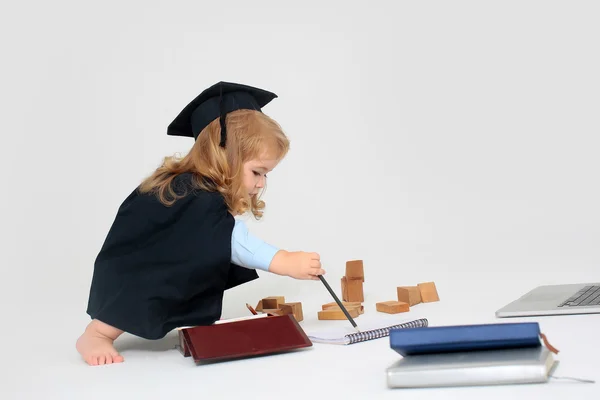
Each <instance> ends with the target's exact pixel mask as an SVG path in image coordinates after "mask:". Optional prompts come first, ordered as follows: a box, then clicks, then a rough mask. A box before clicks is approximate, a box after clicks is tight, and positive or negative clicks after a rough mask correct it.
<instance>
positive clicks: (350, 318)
mask: <svg viewBox="0 0 600 400" xmlns="http://www.w3.org/2000/svg"><path fill="white" fill-rule="evenodd" d="M319 279H320V280H321V282H323V285H325V287H326V288H327V290H328V291H329V293H330V294H331V296H333V299H334V300H335V302H336V303H337V304H338V306H340V308H341V309H342V311H343V312H344V314H345V315H346V318H348V321H350V323H351V324H352V326H353V327H354V329H356V330H357V331H358V332H360V329H358V326H357V325H356V322H354V320H353V319H352V317H351V316H350V314H348V310H346V307H344V305H343V304H342V302H341V301H340V299H338V297H337V296H336V294H335V292H334V291H333V289H331V286H329V283H327V281H326V280H325V278H324V277H323V275H319Z"/></svg>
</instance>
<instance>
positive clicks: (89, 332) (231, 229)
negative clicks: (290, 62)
mask: <svg viewBox="0 0 600 400" xmlns="http://www.w3.org/2000/svg"><path fill="white" fill-rule="evenodd" d="M276 97H277V96H276V95H275V94H273V93H271V92H268V91H265V90H262V89H258V88H254V87H250V86H246V85H240V84H234V83H227V82H219V83H217V84H216V85H214V86H212V87H210V88H208V89H206V90H205V91H204V92H202V93H201V94H200V95H198V96H197V97H196V98H195V99H194V100H193V101H192V102H191V103H189V104H188V105H187V106H186V107H185V108H184V109H183V110H182V111H181V113H180V114H179V115H178V116H177V118H175V120H174V121H173V122H172V123H171V124H170V125H169V127H168V130H167V133H168V134H169V135H177V136H189V137H193V138H194V140H195V143H194V145H193V147H192V149H191V150H190V152H189V153H188V154H187V155H186V156H185V157H184V158H182V159H175V158H165V160H164V163H163V164H162V165H161V166H160V167H159V168H158V169H157V170H156V171H155V172H154V173H153V174H152V175H151V176H149V177H148V178H147V179H146V180H144V181H143V182H142V183H141V184H140V185H139V186H138V187H137V188H135V190H133V191H132V192H131V194H130V195H129V196H128V197H127V198H126V199H125V200H124V202H123V203H122V204H121V206H120V207H119V210H118V212H117V215H116V217H115V220H114V222H113V225H112V226H111V229H110V230H109V232H108V235H107V237H106V240H105V242H104V244H103V246H102V248H101V250H100V252H99V254H98V256H97V258H96V261H95V264H94V273H93V277H92V283H91V288H90V295H89V301H88V308H87V313H88V314H89V315H90V317H91V318H92V321H91V322H90V323H89V325H88V326H87V327H86V329H85V331H84V333H83V334H82V335H81V336H80V337H79V339H78V340H77V343H76V348H77V350H78V351H79V353H80V354H81V356H82V358H83V359H84V360H85V361H86V362H87V363H88V364H90V365H101V364H110V363H118V362H122V361H123V356H122V355H120V354H119V353H118V352H117V350H116V349H115V347H114V346H113V342H114V340H116V339H117V337H119V336H120V335H121V334H122V333H123V332H128V333H130V334H133V335H136V336H139V337H142V338H146V339H160V338H162V337H164V336H165V335H166V334H167V333H168V332H169V331H171V330H173V329H175V328H177V327H180V326H197V325H210V324H212V323H214V322H215V321H216V320H218V319H219V318H220V316H221V311H222V300H223V294H224V291H225V290H227V289H230V288H232V287H235V286H238V285H241V284H244V283H246V282H249V281H251V280H254V279H256V278H258V274H257V272H256V269H262V270H265V271H269V272H272V273H275V274H278V275H283V276H288V277H291V278H295V279H315V280H318V275H322V274H324V273H325V271H324V270H323V269H322V268H321V263H320V257H319V254H317V253H314V252H303V251H295V252H288V251H285V250H280V249H278V248H276V247H274V246H271V245H269V244H267V243H265V242H263V241H262V240H260V239H258V238H256V237H254V236H252V235H251V234H250V233H249V232H248V229H247V227H246V225H245V224H244V223H243V221H241V220H239V219H236V218H235V216H236V215H241V214H243V213H246V212H251V213H252V214H253V215H254V216H255V217H256V218H260V216H261V215H262V209H263V208H264V203H263V202H262V201H260V200H259V199H258V195H259V191H260V190H261V188H262V187H263V186H264V183H265V180H266V174H267V173H268V172H270V171H272V170H273V169H274V168H275V166H276V165H277V164H278V163H279V162H280V161H281V159H282V158H283V157H284V156H285V155H286V154H287V151H288V149H289V142H288V139H287V138H286V136H285V134H284V133H283V132H282V130H281V128H280V126H279V125H278V124H277V123H276V122H275V121H273V120H272V119H271V118H269V117H267V116H266V115H265V114H264V113H263V112H262V107H264V106H265V105H266V104H267V103H269V102H270V101H271V100H273V99H274V98H276Z"/></svg>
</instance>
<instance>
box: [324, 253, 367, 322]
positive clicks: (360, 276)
mask: <svg viewBox="0 0 600 400" xmlns="http://www.w3.org/2000/svg"><path fill="white" fill-rule="evenodd" d="M364 281H365V269H364V264H363V262H362V260H352V261H347V262H346V272H345V274H344V276H343V277H342V279H341V284H342V304H343V305H344V308H345V309H346V311H348V314H350V316H351V317H352V318H357V317H358V316H359V315H360V314H362V313H364V312H365V308H364V306H363V304H362V303H363V302H364V301H365V296H364V290H363V283H364ZM321 308H322V310H321V311H319V312H318V318H319V319H320V320H331V319H339V320H342V319H346V315H345V314H344V312H343V311H342V309H341V308H340V306H339V305H338V304H337V303H336V302H332V303H327V304H323V305H322V306H321Z"/></svg>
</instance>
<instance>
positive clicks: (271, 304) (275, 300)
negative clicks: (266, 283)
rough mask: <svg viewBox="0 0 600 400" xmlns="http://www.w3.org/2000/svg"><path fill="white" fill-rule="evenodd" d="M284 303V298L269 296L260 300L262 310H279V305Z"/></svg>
mask: <svg viewBox="0 0 600 400" xmlns="http://www.w3.org/2000/svg"><path fill="white" fill-rule="evenodd" d="M283 303H285V297H284V296H270V297H265V298H264V299H262V308H266V309H276V308H279V305H280V304H283Z"/></svg>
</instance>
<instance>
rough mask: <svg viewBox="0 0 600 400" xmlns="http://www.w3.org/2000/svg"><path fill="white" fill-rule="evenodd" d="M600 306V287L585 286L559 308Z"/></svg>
mask: <svg viewBox="0 0 600 400" xmlns="http://www.w3.org/2000/svg"><path fill="white" fill-rule="evenodd" d="M597 305H600V286H596V285H593V286H585V287H584V288H582V289H581V290H579V291H578V292H577V293H575V294H574V295H573V296H571V297H569V298H568V299H567V300H565V301H564V302H562V303H561V304H559V305H558V306H559V307H583V306H597Z"/></svg>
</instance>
